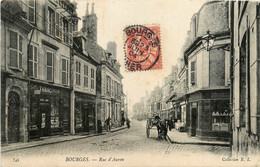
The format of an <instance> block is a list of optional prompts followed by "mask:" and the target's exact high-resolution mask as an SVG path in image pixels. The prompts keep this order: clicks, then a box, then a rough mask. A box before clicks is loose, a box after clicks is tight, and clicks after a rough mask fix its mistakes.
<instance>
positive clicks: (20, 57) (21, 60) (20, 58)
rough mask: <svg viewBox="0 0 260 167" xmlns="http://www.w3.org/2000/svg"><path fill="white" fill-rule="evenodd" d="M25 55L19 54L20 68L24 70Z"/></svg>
mask: <svg viewBox="0 0 260 167" xmlns="http://www.w3.org/2000/svg"><path fill="white" fill-rule="evenodd" d="M22 62H23V54H22V53H19V68H22Z"/></svg>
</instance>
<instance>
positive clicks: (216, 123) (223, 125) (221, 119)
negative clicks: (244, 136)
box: [211, 100, 230, 131]
mask: <svg viewBox="0 0 260 167" xmlns="http://www.w3.org/2000/svg"><path fill="white" fill-rule="evenodd" d="M211 110H212V130H215V131H228V130H229V123H230V110H229V101H228V100H213V101H211Z"/></svg>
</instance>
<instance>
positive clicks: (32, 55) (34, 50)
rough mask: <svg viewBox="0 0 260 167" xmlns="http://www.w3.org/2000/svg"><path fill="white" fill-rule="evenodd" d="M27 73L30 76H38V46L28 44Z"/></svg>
mask: <svg viewBox="0 0 260 167" xmlns="http://www.w3.org/2000/svg"><path fill="white" fill-rule="evenodd" d="M29 74H30V76H31V77H34V78H37V77H38V47H36V46H34V45H30V46H29Z"/></svg>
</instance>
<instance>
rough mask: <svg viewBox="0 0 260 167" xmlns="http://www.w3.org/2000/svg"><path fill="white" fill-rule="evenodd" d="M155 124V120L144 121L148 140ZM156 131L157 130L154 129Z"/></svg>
mask: <svg viewBox="0 0 260 167" xmlns="http://www.w3.org/2000/svg"><path fill="white" fill-rule="evenodd" d="M156 125H157V122H156V120H155V118H148V119H147V121H146V136H147V137H148V138H149V136H150V130H152V129H155V128H156ZM156 129H157V128H156Z"/></svg>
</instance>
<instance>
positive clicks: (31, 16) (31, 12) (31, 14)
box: [29, 8, 34, 22]
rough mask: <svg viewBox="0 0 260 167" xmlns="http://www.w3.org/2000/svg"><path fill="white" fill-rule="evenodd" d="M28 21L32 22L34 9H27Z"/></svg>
mask: <svg viewBox="0 0 260 167" xmlns="http://www.w3.org/2000/svg"><path fill="white" fill-rule="evenodd" d="M29 21H30V22H34V8H29Z"/></svg>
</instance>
